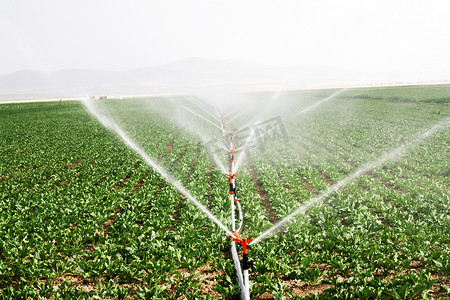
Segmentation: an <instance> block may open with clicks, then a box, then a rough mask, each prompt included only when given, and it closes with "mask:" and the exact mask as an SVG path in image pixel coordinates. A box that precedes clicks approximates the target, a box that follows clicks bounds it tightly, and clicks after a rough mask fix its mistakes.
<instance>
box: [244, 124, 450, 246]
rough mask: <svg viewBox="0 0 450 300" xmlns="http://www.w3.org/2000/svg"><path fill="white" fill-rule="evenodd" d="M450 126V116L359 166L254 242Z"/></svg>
mask: <svg viewBox="0 0 450 300" xmlns="http://www.w3.org/2000/svg"><path fill="white" fill-rule="evenodd" d="M449 126H450V118H447V119H444V120H443V121H441V122H439V123H438V124H436V125H434V126H433V127H431V128H429V129H428V130H426V131H425V132H423V133H422V134H420V135H418V136H416V137H415V138H414V139H412V140H411V141H409V142H408V143H406V144H404V145H402V146H399V147H397V148H395V149H394V150H392V151H390V152H388V153H386V154H384V155H383V156H381V157H380V158H379V159H377V160H376V161H373V162H371V163H368V164H366V165H364V166H362V167H360V168H358V169H357V170H356V171H355V172H354V173H352V174H350V175H349V176H347V177H345V178H344V179H342V180H341V181H339V182H337V183H336V184H334V185H332V186H331V187H329V188H328V189H327V190H326V191H325V192H323V193H322V194H320V195H318V196H317V197H315V198H313V199H311V200H309V201H308V202H306V203H305V204H303V205H302V206H300V207H299V208H297V209H296V210H295V211H294V212H292V213H291V214H289V215H288V216H287V217H285V218H284V219H282V220H281V221H279V222H278V223H277V224H275V225H274V226H272V227H271V228H269V229H268V230H266V231H265V232H263V233H262V234H261V235H260V236H259V237H257V238H255V239H254V240H253V242H252V244H254V243H258V242H260V241H261V240H263V239H264V238H266V237H267V236H268V235H270V234H271V233H273V232H275V231H276V230H277V229H279V228H280V227H281V226H282V225H283V224H284V223H286V222H288V221H290V220H292V219H293V218H294V217H295V216H297V215H298V214H300V213H303V212H305V210H306V209H307V208H308V207H310V206H311V205H313V204H315V203H317V202H319V201H321V200H323V199H325V198H327V197H328V196H329V195H330V194H331V193H333V192H335V191H337V190H338V189H339V188H341V187H342V186H344V185H345V184H347V183H348V182H349V181H350V180H353V179H355V178H356V177H358V176H361V175H363V174H364V173H367V172H369V171H371V170H373V169H375V168H377V167H379V166H380V165H382V164H383V163H385V162H387V161H395V160H396V159H399V158H400V157H401V156H403V155H405V154H406V153H407V152H408V151H411V150H412V149H414V148H415V147H416V146H418V145H419V144H421V143H422V142H424V141H425V140H426V139H427V138H428V137H430V136H431V135H433V134H434V133H436V132H438V131H440V130H442V129H444V128H446V127H449Z"/></svg>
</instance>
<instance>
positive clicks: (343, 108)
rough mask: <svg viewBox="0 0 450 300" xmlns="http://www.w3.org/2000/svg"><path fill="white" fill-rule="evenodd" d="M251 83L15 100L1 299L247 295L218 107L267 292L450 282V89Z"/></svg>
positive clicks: (368, 294)
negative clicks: (235, 257)
mask: <svg viewBox="0 0 450 300" xmlns="http://www.w3.org/2000/svg"><path fill="white" fill-rule="evenodd" d="M240 97H242V99H238V100H236V101H234V102H233V103H232V105H225V106H220V105H221V104H224V103H225V104H228V103H227V102H226V101H223V100H222V99H220V100H216V99H213V100H211V101H216V102H215V103H213V102H209V100H208V99H206V98H202V97H194V96H187V95H186V96H183V95H173V96H166V97H163V96H158V97H142V98H133V99H108V100H101V101H100V100H89V101H88V102H89V103H91V104H92V103H93V104H92V105H94V108H95V110H94V111H95V112H96V113H97V114H98V115H96V117H97V118H95V117H94V116H93V114H92V111H91V113H89V112H88V111H87V109H86V107H85V106H84V105H83V103H81V102H79V101H63V102H36V103H22V104H17V103H15V104H0V259H1V261H0V290H1V292H0V299H17V298H23V299H27V298H30V299H38V298H53V299H61V298H63V299H75V298H86V299H87V298H89V299H104V298H114V299H133V298H134V299H239V298H240V292H239V283H238V281H237V279H236V270H235V266H234V265H233V261H232V258H231V252H230V243H231V242H230V239H229V237H228V234H227V233H225V232H224V230H222V229H221V228H220V227H219V226H217V224H216V223H215V222H214V221H212V220H211V219H210V218H209V217H208V216H207V215H206V214H205V213H204V212H202V211H201V210H200V209H198V207H197V206H196V205H194V204H193V203H192V202H191V200H190V198H189V197H187V195H185V194H184V193H181V192H180V190H179V189H177V187H176V186H174V185H173V184H172V183H171V182H172V181H177V182H178V183H180V184H181V185H182V186H183V187H184V188H185V189H186V190H187V191H188V192H189V193H190V194H191V195H192V197H193V198H195V199H196V200H198V202H199V203H201V204H202V205H203V206H205V207H206V208H207V209H208V211H210V212H211V214H212V215H213V216H215V217H217V219H218V220H219V221H220V222H221V223H223V224H224V225H225V227H227V228H229V227H230V224H231V220H230V214H231V208H230V203H229V200H228V196H229V195H228V193H229V190H228V188H229V186H228V178H227V176H225V174H224V172H223V166H225V169H226V170H228V153H227V152H226V151H225V150H221V148H220V142H221V139H225V138H224V137H223V136H222V135H221V132H220V129H219V128H218V127H219V126H220V123H219V122H217V124H216V125H214V124H213V123H214V122H215V120H214V119H213V116H212V115H215V113H216V111H217V110H218V107H219V106H220V109H221V110H222V111H223V115H224V119H225V122H226V124H227V129H229V130H232V129H233V130H236V129H238V128H243V129H242V130H240V134H238V132H239V130H236V131H235V132H236V134H235V135H236V136H235V143H236V144H239V143H241V144H243V145H245V147H243V148H242V149H240V150H238V151H237V153H236V155H237V159H236V161H237V163H236V164H237V166H238V167H237V169H238V170H237V172H238V176H237V179H236V187H237V190H238V193H239V199H240V203H241V205H242V209H243V214H244V222H245V226H244V229H243V233H242V235H244V236H245V237H248V238H254V239H255V242H254V243H252V244H250V245H251V248H250V249H249V257H250V258H251V260H253V261H254V266H253V268H252V269H250V282H251V285H250V294H251V298H252V299H286V298H287V299H300V298H305V299H352V298H357V299H422V298H423V299H438V298H446V297H449V296H450V280H449V277H450V246H449V242H450V192H449V189H450V180H449V175H450V86H447V85H437V86H409V87H385V88H358V89H356V88H355V89H346V90H307V91H306V90H305V91H284V92H281V93H272V92H258V93H251V94H248V95H245V96H242V95H241V96H240ZM244 98H245V99H244ZM225 100H226V99H225ZM323 100H326V101H323ZM217 104H219V105H217ZM102 117H104V119H102ZM111 120H113V121H114V123H111ZM102 122H103V124H102ZM118 132H125V133H126V136H127V137H129V139H130V140H131V141H133V143H135V144H136V145H138V147H139V148H138V149H133V147H130V144H129V143H128V144H127V143H126V139H125V138H124V135H120V134H118ZM254 132H260V133H262V134H261V135H259V136H256V138H253V139H250V138H251V137H252V133H254ZM249 137H250V138H249ZM226 138H228V137H226ZM250 140H251V142H249V141H250ZM140 151H141V152H140ZM144 152H145V154H146V155H148V156H149V157H150V158H151V159H152V160H153V161H154V162H155V163H156V164H157V165H158V166H161V168H162V169H163V170H164V171H165V172H167V174H166V176H162V175H161V173H160V172H158V170H156V169H155V168H154V167H152V166H150V165H149V164H148V163H147V162H146V160H145V159H144V158H143V154H142V153H144ZM302 205H305V206H302ZM280 222H281V223H280ZM274 224H281V225H280V226H279V228H277V229H276V230H274V231H273V232H272V231H270V232H267V230H270V229H271V228H273V226H274Z"/></svg>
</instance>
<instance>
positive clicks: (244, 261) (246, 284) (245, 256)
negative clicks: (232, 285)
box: [233, 237, 254, 300]
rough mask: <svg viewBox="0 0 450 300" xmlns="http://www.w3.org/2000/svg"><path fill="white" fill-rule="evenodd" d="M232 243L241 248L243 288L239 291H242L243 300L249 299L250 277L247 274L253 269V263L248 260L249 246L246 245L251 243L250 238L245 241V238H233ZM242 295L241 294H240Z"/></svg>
mask: <svg viewBox="0 0 450 300" xmlns="http://www.w3.org/2000/svg"><path fill="white" fill-rule="evenodd" d="M233 241H234V242H235V243H237V244H239V245H241V246H242V249H243V254H242V270H243V274H244V286H243V287H241V289H243V290H244V299H245V300H247V299H250V277H249V274H248V270H249V269H250V268H253V263H254V262H253V261H251V260H249V259H248V249H249V248H250V246H249V245H248V243H250V242H251V241H253V239H252V238H250V239H246V238H240V237H234V238H233ZM241 294H242V293H241Z"/></svg>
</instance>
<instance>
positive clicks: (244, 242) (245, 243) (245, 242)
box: [233, 238, 253, 270]
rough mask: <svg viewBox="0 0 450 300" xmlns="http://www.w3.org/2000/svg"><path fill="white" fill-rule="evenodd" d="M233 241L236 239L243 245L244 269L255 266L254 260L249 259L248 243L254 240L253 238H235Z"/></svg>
mask: <svg viewBox="0 0 450 300" xmlns="http://www.w3.org/2000/svg"><path fill="white" fill-rule="evenodd" d="M233 241H235V242H236V243H238V244H239V245H241V246H242V248H243V251H244V254H243V255H242V268H243V269H244V270H248V269H250V267H252V266H253V261H249V260H248V248H249V246H248V243H250V242H251V241H253V238H251V239H246V238H242V239H240V238H233Z"/></svg>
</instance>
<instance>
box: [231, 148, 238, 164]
mask: <svg viewBox="0 0 450 300" xmlns="http://www.w3.org/2000/svg"><path fill="white" fill-rule="evenodd" d="M236 151H237V150H236V149H233V150H231V151H230V158H231V162H234V153H236Z"/></svg>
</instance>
